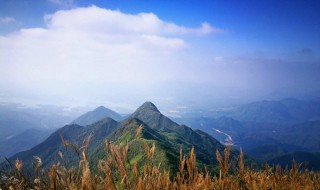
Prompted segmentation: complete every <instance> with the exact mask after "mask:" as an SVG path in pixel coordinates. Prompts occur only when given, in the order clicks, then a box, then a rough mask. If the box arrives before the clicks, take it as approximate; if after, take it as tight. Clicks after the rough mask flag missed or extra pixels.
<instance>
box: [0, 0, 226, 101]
mask: <svg viewBox="0 0 320 190" xmlns="http://www.w3.org/2000/svg"><path fill="white" fill-rule="evenodd" d="M51 1H52V2H53V3H57V4H58V3H59V2H60V1H56V0H51ZM7 20H8V19H7ZM44 21H45V24H46V27H44V28H27V29H21V30H20V31H17V32H14V33H11V34H9V35H6V36H0V57H1V62H0V66H1V70H0V79H1V82H0V85H1V86H2V87H1V88H2V89H3V91H4V89H6V91H7V94H8V93H9V94H12V95H13V96H14V95H19V94H20V95H26V96H27V95H28V94H29V95H30V96H31V94H38V95H39V97H46V96H49V95H50V96H56V97H58V96H70V97H71V99H72V97H76V96H79V97H84V98H92V99H117V98H119V94H121V95H120V96H121V97H123V98H122V99H125V98H124V97H125V96H128V95H127V94H122V93H128V92H130V93H132V96H134V95H136V96H139V95H143V93H147V91H149V90H147V89H149V87H153V86H154V85H156V84H158V83H161V82H165V81H170V80H175V79H176V78H177V77H178V78H179V77H180V74H179V71H180V69H183V67H184V65H183V63H182V62H181V61H179V60H180V59H181V57H179V56H181V54H182V53H183V52H184V51H185V50H186V49H188V47H189V46H190V44H188V42H187V41H186V38H188V37H189V36H202V35H209V34H215V33H221V32H223V30H222V29H218V28H214V27H212V26H211V25H210V24H209V23H206V22H204V23H201V24H200V26H199V27H197V28H190V27H186V26H181V25H177V24H175V23H172V22H166V21H163V20H161V19H160V18H158V17H157V16H156V15H155V14H153V13H140V14H126V13H123V12H120V11H118V10H108V9H104V8H99V7H96V6H91V7H86V8H75V9H71V10H61V11H57V12H55V13H53V14H48V15H45V16H44ZM120 88H122V89H124V90H120ZM135 91H140V93H137V92H135ZM22 92H23V93H25V94H21V93H22ZM99 94H100V95H99ZM101 96H105V97H101ZM39 97H38V98H39Z"/></svg>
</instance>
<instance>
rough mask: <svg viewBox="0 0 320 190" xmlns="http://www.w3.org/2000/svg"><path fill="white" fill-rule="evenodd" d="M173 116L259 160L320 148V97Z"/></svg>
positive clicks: (256, 103)
mask: <svg viewBox="0 0 320 190" xmlns="http://www.w3.org/2000/svg"><path fill="white" fill-rule="evenodd" d="M173 119H174V120H176V121H177V122H178V123H181V124H186V125H188V126H191V127H192V128H195V129H201V130H203V131H205V132H207V133H208V134H210V135H211V136H213V137H214V138H216V139H218V140H219V141H220V142H222V143H225V144H232V145H233V146H234V147H237V148H240V147H242V149H243V150H244V151H245V152H246V153H248V154H249V155H251V156H252V157H254V158H256V159H258V160H260V161H262V162H264V161H268V160H270V159H274V158H276V157H279V156H284V155H286V154H293V153H295V152H296V151H299V155H301V154H302V152H309V153H308V155H310V152H319V151H320V138H319V136H320V101H319V100H314V101H302V100H296V99H285V100H281V101H261V102H254V103H250V104H245V105H240V106H234V107H230V108H224V109H216V110H211V111H208V112H204V114H203V115H202V116H201V117H190V116H188V117H180V118H173ZM271 144H272V146H270V145H271ZM306 154H307V153H306ZM305 158H311V157H310V156H306V157H305ZM319 162H320V161H319ZM311 163H313V162H311Z"/></svg>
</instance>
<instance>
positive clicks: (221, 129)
mask: <svg viewBox="0 0 320 190" xmlns="http://www.w3.org/2000/svg"><path fill="white" fill-rule="evenodd" d="M174 120H175V121H177V122H179V123H183V124H186V125H187V126H190V127H192V128H193V129H200V130H203V131H205V132H206V133H208V134H209V135H211V136H212V137H214V138H215V139H217V140H219V141H220V142H221V143H224V144H235V142H236V143H237V144H238V143H239V142H240V141H241V137H242V136H243V133H246V131H247V129H246V127H245V126H244V125H243V124H242V123H241V122H240V121H237V120H235V119H232V118H230V117H224V116H222V117H219V118H209V117H200V118H175V119H174Z"/></svg>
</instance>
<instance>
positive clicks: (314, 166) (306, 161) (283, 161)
mask: <svg viewBox="0 0 320 190" xmlns="http://www.w3.org/2000/svg"><path fill="white" fill-rule="evenodd" d="M293 160H294V161H295V162H296V163H297V164H299V165H300V164H301V166H300V169H301V168H308V169H309V170H320V162H319V160H320V153H319V152H302V151H299V152H294V153H290V154H286V155H282V156H279V157H276V158H273V159H270V160H268V161H267V163H269V164H270V165H278V164H279V165H281V166H282V167H286V166H288V167H289V168H290V167H291V166H292V162H293Z"/></svg>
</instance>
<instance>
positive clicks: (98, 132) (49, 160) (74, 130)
mask: <svg viewBox="0 0 320 190" xmlns="http://www.w3.org/2000/svg"><path fill="white" fill-rule="evenodd" d="M117 125H118V122H116V121H115V120H113V119H111V118H104V119H102V120H100V121H98V122H96V123H94V124H92V125H88V126H86V127H83V126H80V125H76V124H71V125H66V126H64V127H62V128H60V129H59V130H57V131H56V132H54V133H52V134H51V135H50V136H49V137H48V138H47V139H46V140H44V141H43V142H42V143H40V144H38V145H37V146H35V147H33V148H31V149H30V150H27V151H23V152H20V153H17V154H15V155H14V156H12V157H10V160H16V159H21V160H23V161H24V163H26V165H29V166H30V165H31V163H32V162H34V156H39V157H40V158H41V159H42V162H43V166H44V167H48V166H50V165H51V164H53V163H55V162H57V161H61V160H60V159H59V156H58V153H59V151H61V152H62V153H63V155H64V158H65V159H66V160H68V161H69V163H70V164H73V163H77V161H78V160H77V155H76V154H75V152H73V151H66V150H65V148H64V147H63V143H62V140H61V137H60V134H61V135H62V136H63V138H64V139H65V140H67V141H68V142H69V143H71V144H73V145H75V146H76V147H78V148H80V147H81V146H82V145H81V143H82V142H83V140H84V139H85V137H87V136H88V135H89V134H91V133H92V134H93V136H92V139H91V143H90V147H95V146H97V145H98V144H100V143H102V142H103V141H104V139H105V138H106V137H108V135H110V134H111V133H112V132H113V131H115V129H116V127H117Z"/></svg>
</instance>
